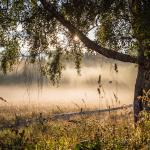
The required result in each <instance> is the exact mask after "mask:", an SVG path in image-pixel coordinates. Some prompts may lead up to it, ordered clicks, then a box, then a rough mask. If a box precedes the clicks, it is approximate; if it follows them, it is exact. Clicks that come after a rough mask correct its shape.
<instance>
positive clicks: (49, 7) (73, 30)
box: [40, 0, 139, 63]
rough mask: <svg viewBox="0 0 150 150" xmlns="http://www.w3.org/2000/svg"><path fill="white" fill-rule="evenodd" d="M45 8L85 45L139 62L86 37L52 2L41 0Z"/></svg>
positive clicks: (114, 57)
mask: <svg viewBox="0 0 150 150" xmlns="http://www.w3.org/2000/svg"><path fill="white" fill-rule="evenodd" d="M40 1H41V3H42V4H43V6H44V8H45V9H46V10H47V11H48V12H50V14H53V16H54V17H55V18H56V19H57V20H58V21H59V22H60V23H61V24H62V25H64V26H65V27H66V28H67V29H69V31H70V32H71V33H72V34H73V35H77V36H78V37H79V39H80V40H81V41H82V42H83V43H84V44H85V46H86V47H87V48H89V49H91V50H93V51H95V52H97V53H99V54H101V55H103V56H105V57H107V58H112V59H116V60H119V61H123V62H131V63H139V62H138V59H137V58H135V57H132V56H130V55H126V54H122V53H119V52H116V51H112V50H109V49H107V48H104V47H102V46H100V45H98V44H97V43H95V42H93V41H92V40H90V39H89V38H88V37H86V36H85V35H84V34H83V33H82V32H81V31H80V30H78V29H77V28H76V27H75V26H73V25H72V24H71V23H70V22H69V21H68V20H66V19H65V18H64V17H63V16H62V15H61V14H59V13H58V12H57V11H56V10H55V8H54V7H52V5H51V4H49V3H47V2H46V0H40Z"/></svg>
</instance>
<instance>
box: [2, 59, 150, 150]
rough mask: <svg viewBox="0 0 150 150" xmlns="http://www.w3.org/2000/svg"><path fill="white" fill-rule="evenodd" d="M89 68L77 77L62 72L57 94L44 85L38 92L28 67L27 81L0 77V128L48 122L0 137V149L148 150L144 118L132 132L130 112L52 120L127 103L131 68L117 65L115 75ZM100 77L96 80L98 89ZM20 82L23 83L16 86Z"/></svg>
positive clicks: (131, 89) (133, 71)
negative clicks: (37, 119)
mask: <svg viewBox="0 0 150 150" xmlns="http://www.w3.org/2000/svg"><path fill="white" fill-rule="evenodd" d="M87 62H88V63H89V60H88V61H87ZM87 62H84V64H83V66H84V65H85V64H86V65H87ZM91 63H93V64H95V60H94V61H93V60H91V62H90V63H89V64H88V66H86V65H85V66H84V67H83V68H82V70H81V76H77V72H76V70H75V69H73V68H72V66H71V67H68V68H67V69H66V70H65V71H64V72H63V76H62V79H61V81H60V87H59V88H56V87H53V86H52V84H51V83H50V82H49V81H48V79H47V80H44V86H43V88H42V92H41V87H40V86H39V80H37V79H38V78H39V76H38V74H36V70H35V69H34V67H33V68H32V67H31V68H30V69H29V70H28V71H29V72H28V73H29V74H28V75H29V76H28V75H27V74H26V76H24V74H23V73H21V72H19V71H18V75H16V73H15V74H13V73H12V74H11V73H10V74H7V75H6V76H4V75H2V74H0V84H1V86H0V97H2V98H4V99H5V100H7V102H4V101H1V100H0V127H3V126H9V125H11V124H17V123H20V122H24V121H28V120H32V119H36V118H39V117H40V113H42V117H48V116H49V119H48V120H45V121H42V122H38V123H33V124H30V125H28V126H22V127H18V128H16V129H14V128H13V129H8V130H3V131H0V149H1V150H28V149H29V150H34V149H37V150H49V149H50V150H69V149H70V150H72V149H73V150H100V149H112V150H114V149H120V150H122V149H125V150H127V149H135V150H137V149H143V150H148V149H150V131H149V130H150V126H149V124H150V120H148V117H147V114H146V113H145V112H142V113H141V116H142V117H141V120H140V122H139V123H138V124H137V128H136V129H135V128H134V121H133V118H134V116H133V110H132V109H131V108H128V109H123V110H122V109H121V110H118V111H112V112H111V115H110V114H109V112H105V113H97V114H90V115H80V116H74V117H70V118H62V119H56V120H53V119H52V116H53V115H54V114H61V113H68V112H79V111H80V110H81V108H82V109H83V111H88V110H98V109H105V108H108V106H111V108H112V107H118V106H122V105H123V104H132V103H133V92H134V84H135V77H136V71H137V70H136V69H135V68H134V66H133V65H128V66H124V67H122V66H123V64H120V66H119V65H118V68H119V69H118V70H119V71H118V73H116V72H114V69H113V68H110V64H106V65H104V67H103V68H101V67H100V66H98V65H96V64H95V65H96V66H94V67H91ZM97 64H98V63H97ZM71 65H72V64H71ZM100 74H101V77H102V79H101V84H98V78H99V75H100ZM36 75H37V76H36ZM35 76H36V78H35ZM26 77H27V78H26ZM24 78H25V79H26V82H25V83H24V84H22V83H23V79H24ZM32 78H33V79H32ZM31 81H32V84H33V85H31ZM37 82H38V86H35V83H36V84H37ZM33 88H34V90H33ZM98 88H99V90H98ZM35 91H36V92H35ZM109 115H110V117H108V116H109ZM106 117H108V119H106V120H104V119H105V118H106ZM102 120H103V121H102Z"/></svg>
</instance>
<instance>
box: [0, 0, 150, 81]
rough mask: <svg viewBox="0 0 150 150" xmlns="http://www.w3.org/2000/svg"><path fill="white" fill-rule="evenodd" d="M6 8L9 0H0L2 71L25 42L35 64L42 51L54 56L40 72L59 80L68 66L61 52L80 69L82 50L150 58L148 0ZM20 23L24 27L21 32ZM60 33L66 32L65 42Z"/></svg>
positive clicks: (34, 0) (16, 2) (37, 0)
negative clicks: (64, 63) (89, 34)
mask: <svg viewBox="0 0 150 150" xmlns="http://www.w3.org/2000/svg"><path fill="white" fill-rule="evenodd" d="M6 7H7V0H2V1H1V9H0V37H1V38H0V47H1V48H3V50H1V52H0V61H1V69H2V70H3V73H6V72H7V70H8V69H9V68H11V67H12V66H13V65H14V64H15V63H17V61H18V59H19V57H22V56H23V54H22V51H21V47H22V46H23V45H24V44H27V45H28V50H27V53H26V54H24V55H25V56H26V57H27V59H28V61H30V62H31V63H34V62H35V61H36V58H37V57H39V59H40V56H41V55H44V56H48V57H49V58H51V59H49V62H48V63H47V64H46V65H43V66H41V71H42V73H43V75H48V76H50V79H51V80H52V81H53V83H55V82H56V81H59V79H60V78H61V72H62V69H64V68H65V67H64V65H63V64H62V56H63V53H65V54H66V58H67V59H69V58H70V57H73V58H74V59H75V65H76V69H77V70H78V72H79V73H80V64H81V60H82V57H83V50H84V49H86V50H87V51H88V52H90V51H95V52H97V53H99V54H102V55H103V56H105V57H108V58H112V59H116V60H119V61H123V62H131V63H137V64H142V63H145V62H150V58H149V57H148V56H149V50H150V49H149V46H150V32H149V31H150V19H149V18H150V9H149V8H150V1H149V0H29V1H26V0H11V1H8V9H7V10H5V11H3V8H6ZM18 25H22V31H20V32H18V31H17V27H18ZM90 31H93V33H94V37H95V39H94V40H93V41H92V40H91V39H90V38H89V36H88V33H89V32H90ZM59 36H63V37H62V39H61V40H60V38H59ZM75 36H76V37H78V38H79V39H78V40H76V39H75ZM143 45H144V47H143ZM53 50H56V53H53ZM121 50H123V51H124V52H123V53H122V52H120V51H121Z"/></svg>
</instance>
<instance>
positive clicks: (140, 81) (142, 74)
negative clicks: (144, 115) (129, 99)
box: [134, 63, 150, 123]
mask: <svg viewBox="0 0 150 150" xmlns="http://www.w3.org/2000/svg"><path fill="white" fill-rule="evenodd" d="M149 75H150V64H149V63H147V64H144V65H139V66H138V75H137V79H136V84H135V93H134V122H135V123H137V121H138V120H139V112H140V111H142V110H143V109H144V108H145V109H146V111H147V112H149V110H150V109H149V107H148V103H147V100H144V101H143V102H142V99H138V98H137V97H139V96H143V95H144V93H143V90H145V92H148V90H149V89H150V82H149Z"/></svg>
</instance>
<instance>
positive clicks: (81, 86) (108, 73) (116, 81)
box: [0, 59, 137, 111]
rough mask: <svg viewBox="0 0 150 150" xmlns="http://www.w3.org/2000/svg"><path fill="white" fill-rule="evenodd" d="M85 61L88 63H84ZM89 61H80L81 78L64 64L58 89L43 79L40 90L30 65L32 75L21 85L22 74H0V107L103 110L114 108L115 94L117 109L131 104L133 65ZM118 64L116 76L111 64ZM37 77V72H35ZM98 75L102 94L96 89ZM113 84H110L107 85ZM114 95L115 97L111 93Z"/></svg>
mask: <svg viewBox="0 0 150 150" xmlns="http://www.w3.org/2000/svg"><path fill="white" fill-rule="evenodd" d="M87 62H88V60H87ZM105 62H106V61H104V62H103V63H102V62H100V61H99V60H98V61H95V60H94V59H92V60H90V65H87V64H86V61H84V62H83V64H82V68H81V76H79V75H78V74H77V70H76V69H74V68H75V67H74V65H73V63H72V62H70V63H69V62H68V63H67V64H66V70H64V71H63V74H62V78H61V81H60V84H59V87H57V86H53V85H52V83H51V82H50V81H49V79H45V78H44V80H43V87H42V88H41V87H40V86H38V80H37V77H36V76H35V75H34V73H35V70H34V67H32V66H31V70H30V73H31V74H33V75H32V76H30V77H31V79H30V80H31V81H32V84H30V80H29V79H28V81H27V82H26V83H24V80H25V79H24V78H25V76H24V75H23V71H22V70H21V69H18V71H17V72H16V71H13V72H12V73H8V74H6V75H3V74H2V72H1V73H0V97H2V98H4V99H6V100H7V103H5V102H3V101H0V105H1V106H6V105H7V106H12V105H14V106H15V105H16V104H17V105H18V106H23V105H26V106H28V107H29V108H30V107H31V106H35V107H43V108H44V107H49V108H50V109H51V108H53V109H58V107H59V108H62V109H71V110H72V111H74V109H78V108H77V107H78V106H79V107H82V108H83V109H84V108H85V107H86V108H89V109H91V110H93V109H103V108H108V105H110V106H111V107H113V106H114V107H116V101H115V98H114V94H116V95H117V97H118V102H117V106H119V101H120V105H122V104H132V103H133V97H134V86H135V81H136V76H137V68H135V65H134V64H130V63H122V62H117V61H112V60H111V61H110V62H111V63H110V62H109V61H108V62H107V63H105ZM115 63H117V65H118V73H116V71H115V70H114V64H115ZM35 74H36V73H35ZM99 75H101V85H102V87H100V90H101V94H100V95H99V93H98V91H97V88H98V87H99V84H98V80H99ZM28 78H29V77H28ZM110 81H112V83H110ZM113 93H114V94H113Z"/></svg>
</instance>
